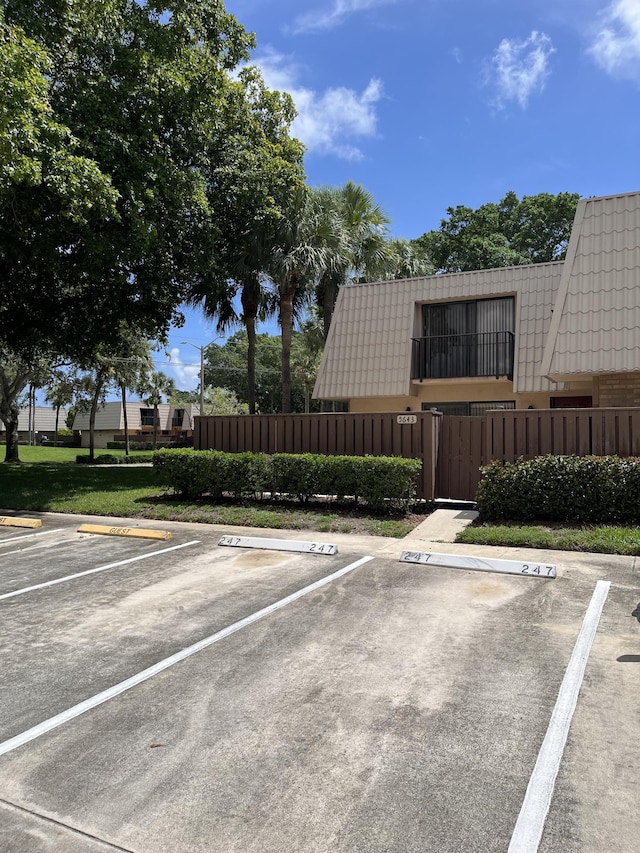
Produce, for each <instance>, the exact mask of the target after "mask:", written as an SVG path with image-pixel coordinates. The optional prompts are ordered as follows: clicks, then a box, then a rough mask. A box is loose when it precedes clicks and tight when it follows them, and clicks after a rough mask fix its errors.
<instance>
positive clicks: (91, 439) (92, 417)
mask: <svg viewBox="0 0 640 853" xmlns="http://www.w3.org/2000/svg"><path fill="white" fill-rule="evenodd" d="M102 384H103V381H102V378H101V377H99V378H98V379H96V390H95V393H94V395H93V399H92V400H91V411H90V412H89V462H93V461H94V459H95V425H96V412H97V410H98V400H99V399H100V394H101V392H102Z"/></svg>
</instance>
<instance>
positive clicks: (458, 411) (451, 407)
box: [422, 400, 516, 417]
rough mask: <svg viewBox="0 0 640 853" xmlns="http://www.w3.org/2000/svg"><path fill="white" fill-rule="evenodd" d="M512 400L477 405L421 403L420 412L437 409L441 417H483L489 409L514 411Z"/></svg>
mask: <svg viewBox="0 0 640 853" xmlns="http://www.w3.org/2000/svg"><path fill="white" fill-rule="evenodd" d="M515 407H516V404H515V401H514V400H491V401H488V402H487V401H485V400H482V401H481V402H478V403H423V404H422V411H423V412H425V411H426V412H428V411H429V410H430V409H437V410H438V411H439V412H442V414H443V415H458V416H460V415H462V416H463V417H467V416H469V415H484V414H486V412H488V411H489V410H490V409H515Z"/></svg>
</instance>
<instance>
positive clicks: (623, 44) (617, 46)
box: [589, 0, 640, 79]
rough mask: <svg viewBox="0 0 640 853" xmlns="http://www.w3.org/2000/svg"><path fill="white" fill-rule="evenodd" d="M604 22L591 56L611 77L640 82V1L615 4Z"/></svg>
mask: <svg viewBox="0 0 640 853" xmlns="http://www.w3.org/2000/svg"><path fill="white" fill-rule="evenodd" d="M601 21H602V23H601V26H600V28H599V29H598V30H597V32H596V34H595V36H594V39H593V43H592V45H591V47H590V48H589V53H590V54H591V56H593V58H594V59H595V61H596V62H597V63H598V65H600V67H601V68H603V69H604V70H605V71H606V72H607V73H608V74H612V75H614V76H617V77H630V78H633V79H640V0H615V2H613V3H611V4H610V5H609V6H607V7H606V8H605V9H604V10H603V12H602V14H601Z"/></svg>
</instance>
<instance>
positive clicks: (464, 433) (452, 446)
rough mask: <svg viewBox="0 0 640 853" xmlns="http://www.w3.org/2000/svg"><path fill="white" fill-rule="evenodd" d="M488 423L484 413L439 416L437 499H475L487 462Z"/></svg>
mask: <svg viewBox="0 0 640 853" xmlns="http://www.w3.org/2000/svg"><path fill="white" fill-rule="evenodd" d="M486 434H487V422H486V418H485V417H484V416H483V415H477V416H471V417H468V416H465V417H456V416H454V415H443V416H442V417H441V419H440V435H439V439H438V455H437V460H436V488H435V492H436V494H435V496H436V497H437V498H452V499H454V500H467V501H472V500H475V496H476V488H477V486H478V482H479V481H480V467H481V466H482V465H485V464H486V461H487V460H486V458H485V455H486V446H487V441H486Z"/></svg>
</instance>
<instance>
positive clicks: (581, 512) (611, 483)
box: [476, 455, 640, 524]
mask: <svg viewBox="0 0 640 853" xmlns="http://www.w3.org/2000/svg"><path fill="white" fill-rule="evenodd" d="M476 501H477V507H478V513H479V516H480V519H481V520H484V521H498V520H508V521H535V520H549V521H576V522H585V523H590V522H596V523H604V522H619V523H634V524H635V523H638V522H640V460H638V459H635V458H627V457H625V458H621V457H619V456H553V455H548V456H538V457H536V458H535V459H528V460H525V459H518V460H517V461H516V462H492V463H491V464H490V465H487V466H486V467H485V468H483V469H482V479H481V480H480V483H479V484H478V491H477V494H476Z"/></svg>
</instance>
